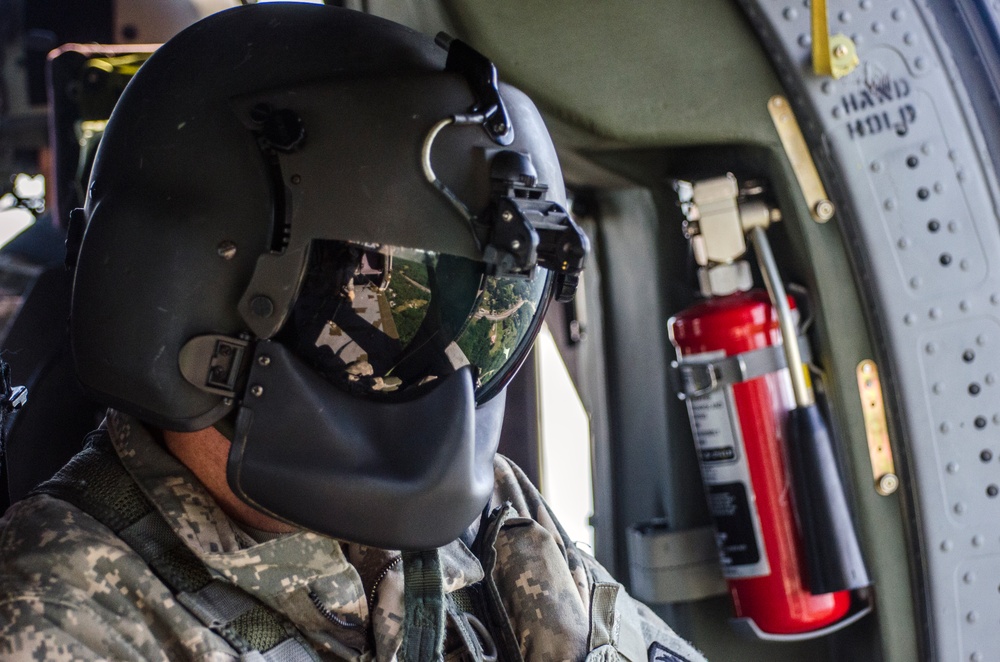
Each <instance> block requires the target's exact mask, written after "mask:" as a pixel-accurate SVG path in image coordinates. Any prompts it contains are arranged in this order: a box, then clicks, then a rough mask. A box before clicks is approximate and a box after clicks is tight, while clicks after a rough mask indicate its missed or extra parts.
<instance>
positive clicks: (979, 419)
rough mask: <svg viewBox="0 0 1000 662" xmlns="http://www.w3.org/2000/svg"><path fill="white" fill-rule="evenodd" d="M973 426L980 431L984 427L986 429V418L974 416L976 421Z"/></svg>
mask: <svg viewBox="0 0 1000 662" xmlns="http://www.w3.org/2000/svg"><path fill="white" fill-rule="evenodd" d="M974 425H975V426H976V428H977V429H979V430H982V429H983V428H984V427H986V417H985V416H976V420H975V421H974Z"/></svg>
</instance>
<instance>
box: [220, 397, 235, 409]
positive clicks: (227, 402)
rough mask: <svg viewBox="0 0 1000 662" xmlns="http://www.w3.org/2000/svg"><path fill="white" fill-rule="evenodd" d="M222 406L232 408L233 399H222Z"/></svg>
mask: <svg viewBox="0 0 1000 662" xmlns="http://www.w3.org/2000/svg"><path fill="white" fill-rule="evenodd" d="M222 404H223V405H225V406H226V407H232V406H233V399H232V398H222Z"/></svg>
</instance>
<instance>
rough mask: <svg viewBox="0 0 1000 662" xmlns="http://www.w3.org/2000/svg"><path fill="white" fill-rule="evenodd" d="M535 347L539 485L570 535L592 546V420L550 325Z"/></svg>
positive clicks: (539, 336)
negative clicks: (567, 368)
mask: <svg viewBox="0 0 1000 662" xmlns="http://www.w3.org/2000/svg"><path fill="white" fill-rule="evenodd" d="M535 349H536V351H537V352H538V359H537V361H538V385H539V389H538V390H539V396H538V397H539V419H540V421H541V435H540V436H541V443H540V446H541V447H540V450H539V455H540V464H541V470H540V473H541V477H540V478H541V479H540V484H541V490H542V496H544V497H545V500H546V501H547V502H548V503H549V506H551V507H552V510H553V511H555V514H556V517H557V518H558V519H559V521H560V522H561V523H562V525H563V527H564V528H565V529H566V532H567V533H568V534H569V537H570V538H571V539H572V540H574V541H575V542H577V543H582V544H585V545H588V546H589V548H590V549H591V550H592V549H593V548H594V527H593V526H591V525H590V516H591V515H592V514H593V512H594V484H593V478H592V477H593V473H592V470H591V462H590V457H591V446H590V420H589V417H588V416H587V411H586V410H585V409H584V407H583V403H582V402H580V396H579V395H578V394H577V391H576V387H575V386H573V382H572V380H571V379H570V376H569V372H568V371H567V370H566V364H565V363H563V360H562V357H560V355H559V350H558V349H557V348H556V343H555V340H553V338H552V334H551V333H550V332H549V329H548V326H545V327H543V328H542V331H541V333H539V334H538V340H537V341H536V344H535Z"/></svg>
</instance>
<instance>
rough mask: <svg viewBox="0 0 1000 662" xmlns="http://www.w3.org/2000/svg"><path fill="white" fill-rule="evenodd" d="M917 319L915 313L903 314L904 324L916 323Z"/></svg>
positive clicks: (911, 324)
mask: <svg viewBox="0 0 1000 662" xmlns="http://www.w3.org/2000/svg"><path fill="white" fill-rule="evenodd" d="M916 321H917V316H916V315H914V314H913V313H906V314H905V315H903V324H906V325H907V326H913V325H914V324H915V323H916Z"/></svg>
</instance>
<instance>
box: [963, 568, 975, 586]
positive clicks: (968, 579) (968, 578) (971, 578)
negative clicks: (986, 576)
mask: <svg viewBox="0 0 1000 662" xmlns="http://www.w3.org/2000/svg"><path fill="white" fill-rule="evenodd" d="M962 581H963V582H965V583H966V584H972V583H973V582H975V581H976V573H974V572H972V571H971V570H970V571H969V572H967V573H965V574H964V575H962Z"/></svg>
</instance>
